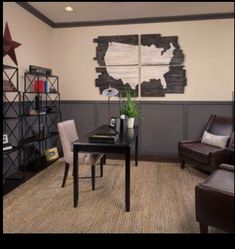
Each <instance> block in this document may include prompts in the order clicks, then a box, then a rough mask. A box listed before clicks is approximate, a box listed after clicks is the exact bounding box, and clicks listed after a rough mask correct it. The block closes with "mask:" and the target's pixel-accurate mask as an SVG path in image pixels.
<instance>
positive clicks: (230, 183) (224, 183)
mask: <svg viewBox="0 0 235 249" xmlns="http://www.w3.org/2000/svg"><path fill="white" fill-rule="evenodd" d="M201 185H202V186H204V187H207V188H210V189H213V190H216V191H223V192H226V193H228V194H231V195H234V173H233V172H230V171H227V170H221V169H218V170H216V171H214V172H213V173H212V174H211V175H210V176H209V177H208V178H207V179H206V180H205V181H204V182H203V183H201Z"/></svg>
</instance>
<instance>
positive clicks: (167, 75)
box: [94, 34, 186, 97]
mask: <svg viewBox="0 0 235 249" xmlns="http://www.w3.org/2000/svg"><path fill="white" fill-rule="evenodd" d="M94 42H97V47H96V57H95V58H94V59H95V60H97V63H98V67H96V72H97V74H98V78H96V80H95V85H96V87H98V88H99V91H100V94H101V93H102V91H103V90H104V89H106V88H108V87H113V88H116V89H118V90H119V93H120V94H121V96H125V89H126V87H129V88H130V89H131V91H132V93H133V94H134V96H136V97H137V96H139V92H140V96H142V97H159V96H165V93H184V87H185V86H186V77H185V74H186V72H185V69H184V65H183V63H184V54H183V51H182V50H181V48H180V46H179V44H178V39H177V36H166V37H162V36H161V35H160V34H148V35H141V36H140V39H139V36H138V35H123V36H99V37H98V38H97V39H94ZM139 87H140V90H139Z"/></svg>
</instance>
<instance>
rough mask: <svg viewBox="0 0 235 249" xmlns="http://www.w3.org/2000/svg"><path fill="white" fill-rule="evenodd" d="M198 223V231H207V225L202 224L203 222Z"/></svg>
mask: <svg viewBox="0 0 235 249" xmlns="http://www.w3.org/2000/svg"><path fill="white" fill-rule="evenodd" d="M199 225H200V233H208V225H206V224H204V223H201V222H200V223H199Z"/></svg>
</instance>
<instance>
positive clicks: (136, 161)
mask: <svg viewBox="0 0 235 249" xmlns="http://www.w3.org/2000/svg"><path fill="white" fill-rule="evenodd" d="M135 166H138V135H137V136H136V137H135Z"/></svg>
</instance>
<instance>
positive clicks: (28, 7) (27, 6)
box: [16, 2, 55, 28]
mask: <svg viewBox="0 0 235 249" xmlns="http://www.w3.org/2000/svg"><path fill="white" fill-rule="evenodd" d="M16 3H17V4H19V5H20V6H21V7H22V8H24V9H26V10H27V11H28V12H29V13H31V14H32V15H34V16H36V17H37V18H39V19H40V20H41V21H43V22H45V23H46V24H48V25H49V26H51V27H52V28H54V27H55V23H54V22H52V21H51V20H50V19H49V18H47V17H46V16H44V15H43V14H42V13H41V12H40V11H38V10H36V9H35V8H34V7H32V6H31V5H30V4H28V3H27V2H16Z"/></svg>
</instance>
